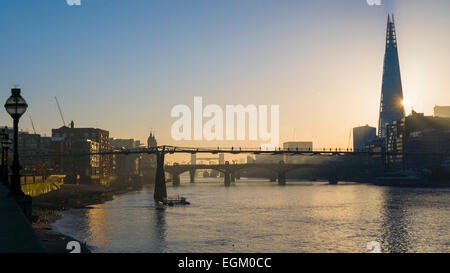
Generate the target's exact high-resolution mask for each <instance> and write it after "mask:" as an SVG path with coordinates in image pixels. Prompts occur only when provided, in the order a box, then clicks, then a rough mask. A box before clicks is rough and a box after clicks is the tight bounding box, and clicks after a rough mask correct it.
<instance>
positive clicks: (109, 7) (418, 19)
mask: <svg viewBox="0 0 450 273" xmlns="http://www.w3.org/2000/svg"><path fill="white" fill-rule="evenodd" d="M383 3H384V4H385V5H383V6H369V5H367V2H366V1H365V0H343V1H333V0H314V1H313V0H310V1H300V0H297V1H294V0H285V1H269V0H259V1H239V0H227V1H225V0H217V1H207V0H196V1H182V0H179V1H175V0H168V1H148V0H133V1H121V0H95V1H94V0H84V1H82V5H81V6H68V5H67V4H66V2H65V1H63V0H61V1H42V0H30V1H18V0H4V1H2V9H1V10H0V35H1V39H2V41H3V42H2V43H1V44H0V87H1V90H2V91H1V93H0V94H1V96H0V100H1V101H3V102H4V101H6V99H7V97H8V96H9V95H10V89H11V87H13V86H14V85H15V84H18V85H19V86H20V88H22V94H23V96H24V98H25V99H26V100H27V102H28V104H29V109H28V111H27V113H26V114H25V116H24V117H23V118H22V119H21V124H20V125H21V129H26V130H28V131H30V132H31V131H32V128H31V123H30V120H29V118H28V116H31V117H32V118H33V121H34V124H35V126H36V129H37V132H38V133H40V134H42V135H44V134H46V135H47V136H49V135H51V129H52V128H58V127H60V126H62V121H61V119H60V116H59V113H58V109H57V106H56V103H55V100H54V97H55V96H57V97H58V99H59V101H60V104H61V107H62V111H63V113H64V118H65V120H66V123H67V124H68V123H69V122H70V121H71V120H74V122H75V126H76V127H99V128H102V129H106V130H109V131H110V135H111V137H114V138H135V139H139V140H141V141H142V142H146V140H147V137H148V135H149V132H150V129H151V128H153V130H154V131H155V133H156V137H157V140H158V143H160V144H172V145H184V146H217V145H221V146H232V145H235V146H256V145H255V143H252V142H247V141H241V142H239V141H235V142H227V141H223V142H219V143H218V142H198V141H197V142H196V141H189V142H187V141H183V142H175V141H174V140H172V138H171V135H170V128H171V125H172V123H173V122H174V120H175V119H173V118H171V117H170V111H171V109H172V107H173V106H174V105H177V104H187V105H192V104H193V99H194V96H202V97H203V98H204V100H205V104H218V105H222V106H223V105H226V104H234V105H235V104H243V105H248V104H267V105H273V104H278V105H280V144H281V143H283V142H286V141H292V140H297V141H313V142H314V147H342V148H346V147H347V145H348V137H349V132H350V130H351V129H352V128H353V127H356V126H360V125H365V124H369V125H370V126H374V127H376V126H377V122H378V110H379V101H380V93H381V79H382V71H383V56H384V49H385V44H384V43H385V32H386V20H387V15H388V13H390V12H391V13H394V15H395V19H396V28H397V36H398V43H399V55H400V68H401V73H402V83H403V91H404V96H405V100H406V101H407V102H408V105H407V106H406V112H407V114H409V113H410V112H411V109H412V108H414V110H415V111H417V112H424V113H425V114H427V115H432V114H433V108H434V106H435V105H450V92H449V90H450V83H449V82H448V80H447V78H448V76H447V75H449V74H450V54H449V52H448V48H450V35H449V34H450V18H449V16H448V14H449V13H450V2H449V1H448V0H431V1H422V0H420V1H419V0H410V1H383ZM2 113H3V114H0V125H11V120H10V117H9V116H8V114H7V113H6V111H4V110H3V112H2ZM294 132H295V133H294Z"/></svg>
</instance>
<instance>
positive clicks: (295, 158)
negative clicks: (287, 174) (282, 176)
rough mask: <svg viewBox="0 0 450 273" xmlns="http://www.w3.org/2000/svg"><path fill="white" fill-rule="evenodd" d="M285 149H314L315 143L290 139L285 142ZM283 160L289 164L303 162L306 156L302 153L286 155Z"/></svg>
mask: <svg viewBox="0 0 450 273" xmlns="http://www.w3.org/2000/svg"><path fill="white" fill-rule="evenodd" d="M283 149H284V150H292V151H296V150H298V151H312V149H313V143H312V142H311V141H290V142H284V143H283ZM283 160H284V162H285V163H289V164H301V163H303V162H304V156H301V155H284V156H283Z"/></svg>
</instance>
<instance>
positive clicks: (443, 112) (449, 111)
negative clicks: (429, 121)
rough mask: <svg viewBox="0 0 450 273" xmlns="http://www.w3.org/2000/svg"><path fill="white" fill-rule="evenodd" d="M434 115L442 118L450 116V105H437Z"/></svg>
mask: <svg viewBox="0 0 450 273" xmlns="http://www.w3.org/2000/svg"><path fill="white" fill-rule="evenodd" d="M434 116H435V117H440V118H450V106H437V105H436V106H435V107H434Z"/></svg>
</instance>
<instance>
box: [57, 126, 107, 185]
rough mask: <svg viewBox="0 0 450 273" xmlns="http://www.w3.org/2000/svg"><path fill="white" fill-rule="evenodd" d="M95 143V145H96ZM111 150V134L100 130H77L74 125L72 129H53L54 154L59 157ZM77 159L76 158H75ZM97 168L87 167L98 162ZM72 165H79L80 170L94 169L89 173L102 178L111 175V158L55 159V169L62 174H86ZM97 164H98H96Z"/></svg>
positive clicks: (100, 156) (105, 156)
mask: <svg viewBox="0 0 450 273" xmlns="http://www.w3.org/2000/svg"><path fill="white" fill-rule="evenodd" d="M94 143H95V144H94ZM109 150H110V143H109V132H108V131H106V130H102V129H98V128H75V126H74V123H73V122H72V123H71V126H70V127H67V126H63V127H61V128H58V129H52V152H53V153H55V154H57V155H64V154H74V155H77V154H85V153H86V152H91V153H92V152H94V151H97V152H105V151H109ZM73 158H76V156H73ZM97 160H98V167H97V166H86V165H85V163H86V162H96V161H97ZM71 164H75V165H77V164H79V165H80V168H82V169H85V168H92V171H87V172H89V173H97V174H98V176H99V177H100V178H102V177H108V176H109V175H111V156H110V155H98V158H97V159H95V160H94V159H92V158H89V159H83V160H81V159H80V158H78V159H74V160H70V159H68V157H65V156H57V157H56V159H55V167H56V168H58V169H59V170H60V171H62V172H66V173H67V172H68V171H73V170H77V171H79V172H81V173H86V171H84V170H79V168H78V167H73V166H71ZM95 164H97V163H95Z"/></svg>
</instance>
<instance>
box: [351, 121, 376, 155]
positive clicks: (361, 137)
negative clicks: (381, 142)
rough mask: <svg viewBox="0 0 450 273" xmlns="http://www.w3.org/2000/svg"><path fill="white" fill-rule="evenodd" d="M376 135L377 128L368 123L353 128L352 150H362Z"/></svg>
mask: <svg viewBox="0 0 450 273" xmlns="http://www.w3.org/2000/svg"><path fill="white" fill-rule="evenodd" d="M376 137H377V129H376V128H375V127H370V126H369V125H366V126H361V127H355V128H353V150H355V151H363V150H365V148H366V145H367V144H368V143H369V142H371V141H372V140H373V139H375V138H376Z"/></svg>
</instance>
